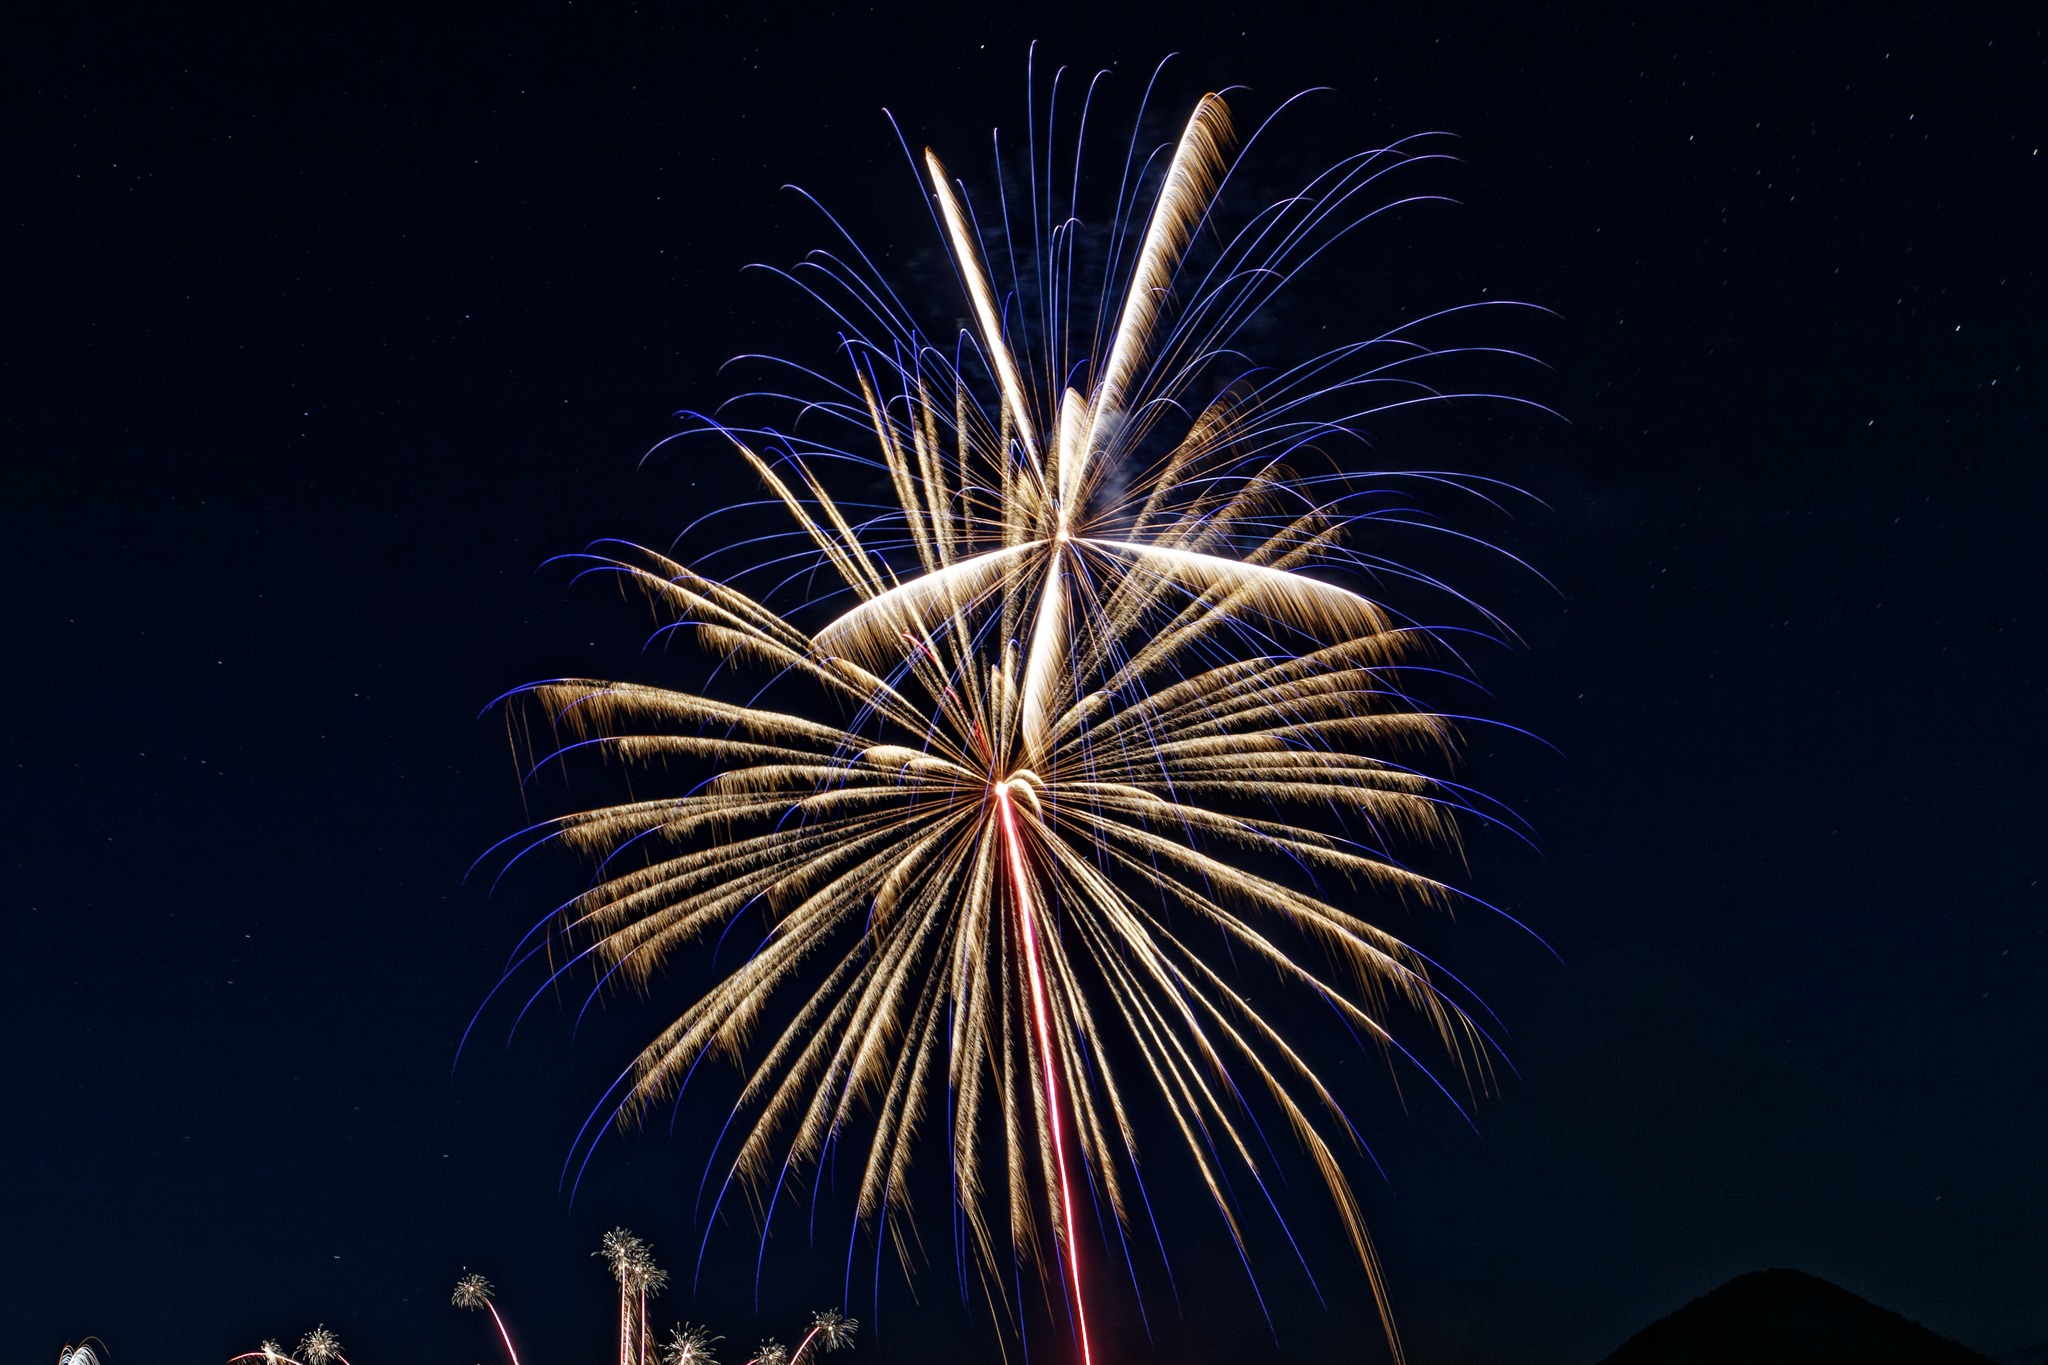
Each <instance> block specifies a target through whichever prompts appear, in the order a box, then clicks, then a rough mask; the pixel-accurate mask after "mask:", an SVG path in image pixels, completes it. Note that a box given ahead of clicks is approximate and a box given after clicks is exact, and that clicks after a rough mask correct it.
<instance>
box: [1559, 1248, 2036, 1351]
mask: <svg viewBox="0 0 2048 1365" xmlns="http://www.w3.org/2000/svg"><path fill="white" fill-rule="evenodd" d="M1600 1365H1996V1362H1994V1361H1993V1360H1992V1359H1991V1357H1989V1356H1986V1355H1979V1354H1978V1353H1977V1352H1975V1351H1973V1350H1971V1349H1970V1348H1969V1347H1967V1346H1964V1345H1962V1344H1960V1343H1958V1342H1954V1341H1950V1340H1949V1339H1948V1338H1947V1337H1944V1336H1941V1335H1938V1334H1937V1333H1934V1332H1931V1331H1929V1330H1928V1329H1927V1328H1925V1327H1922V1326H1921V1325H1920V1324H1919V1323H1917V1322H1914V1321H1912V1320H1911V1319H1910V1318H1902V1317H1900V1316H1899V1315H1898V1314H1897V1313H1894V1312H1891V1311H1889V1310H1888V1309H1883V1308H1879V1307H1878V1306H1877V1305H1876V1304H1874V1303H1871V1302H1869V1301H1868V1300H1866V1299H1860V1298H1858V1297H1856V1295H1854V1294H1851V1293H1850V1292H1849V1291H1848V1290H1846V1289H1843V1288H1842V1287H1841V1286H1839V1285H1833V1284H1829V1283H1828V1282H1827V1281H1826V1280H1823V1279H1818V1278H1816V1277H1814V1276H1812V1275H1808V1274H1805V1273H1803V1272H1801V1271H1797V1270H1759V1271H1756V1272H1754V1273H1752V1274H1748V1275H1738V1276H1737V1277H1736V1278H1734V1279H1732V1280H1730V1281H1728V1283H1726V1284H1724V1285H1722V1286H1721V1287H1720V1288H1719V1289H1716V1290H1713V1291H1711V1292H1710V1293H1707V1294H1703V1295H1701V1296H1700V1297H1699V1298H1697V1299H1694V1300H1693V1301H1692V1302H1691V1303H1689V1304H1687V1305H1685V1307H1683V1308H1681V1309H1679V1310H1678V1311H1677V1312H1675V1313H1672V1314H1671V1315H1670V1316H1668V1317H1662V1318H1659V1319H1657V1321H1655V1322H1653V1323H1651V1324H1650V1325H1649V1326H1648V1327H1645V1328H1644V1329H1643V1330H1642V1331H1640V1332H1638V1333H1636V1334H1635V1335H1634V1336H1632V1337H1630V1338H1629V1339H1628V1340H1627V1341H1625V1342H1623V1343H1622V1345H1621V1349H1619V1350H1617V1351H1616V1352H1614V1354H1612V1355H1610V1356H1608V1357H1607V1358H1606V1359H1605V1360H1603V1361H1601V1362H1600Z"/></svg>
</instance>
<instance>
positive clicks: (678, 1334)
mask: <svg viewBox="0 0 2048 1365" xmlns="http://www.w3.org/2000/svg"><path fill="white" fill-rule="evenodd" d="M723 1340H725V1338H724V1337H720V1336H714V1335H712V1333H711V1331H710V1329H709V1328H705V1327H699V1326H697V1325H696V1324H695V1323H690V1322H686V1323H684V1324H683V1325H682V1326H680V1327H677V1328H675V1329H674V1330H673V1331H671V1332H670V1333H669V1335H668V1343H667V1345H665V1346H664V1347H663V1348H662V1352H661V1359H662V1365H718V1356H717V1353H716V1352H715V1351H713V1349H712V1345H713V1343H714V1342H719V1341H723Z"/></svg>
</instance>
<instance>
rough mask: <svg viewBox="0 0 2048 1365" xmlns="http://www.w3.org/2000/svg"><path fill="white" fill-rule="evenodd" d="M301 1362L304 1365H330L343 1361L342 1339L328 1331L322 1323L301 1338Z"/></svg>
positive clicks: (299, 1352)
mask: <svg viewBox="0 0 2048 1365" xmlns="http://www.w3.org/2000/svg"><path fill="white" fill-rule="evenodd" d="M298 1356H299V1360H300V1361H301V1362H303V1365H328V1362H329V1361H339V1360H341V1359H342V1358H343V1357H342V1354H341V1338H340V1337H338V1336H336V1335H334V1333H332V1332H330V1331H328V1330H327V1324H326V1323H324V1322H323V1323H321V1324H320V1325H319V1326H318V1327H315V1328H314V1329H313V1330H312V1331H310V1332H308V1333H306V1335H304V1336H302V1337H300V1338H299V1350H298Z"/></svg>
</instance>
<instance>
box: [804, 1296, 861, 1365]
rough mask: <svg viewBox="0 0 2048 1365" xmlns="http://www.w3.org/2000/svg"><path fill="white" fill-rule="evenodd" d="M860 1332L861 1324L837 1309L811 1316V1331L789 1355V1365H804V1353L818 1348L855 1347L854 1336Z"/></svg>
mask: <svg viewBox="0 0 2048 1365" xmlns="http://www.w3.org/2000/svg"><path fill="white" fill-rule="evenodd" d="M859 1330H860V1324H859V1323H858V1322H856V1321H854V1320H853V1319H852V1318H849V1317H847V1316H846V1315H845V1314H844V1313H841V1312H840V1311H839V1310H838V1309H836V1308H827V1309H824V1310H822V1311H820V1312H816V1313H813V1314H811V1330H810V1331H808V1332H806V1333H804V1339H803V1340H802V1341H799V1342H798V1343H797V1344H796V1349H795V1350H794V1351H791V1352H790V1353H789V1365H803V1360H804V1352H806V1351H808V1350H810V1349H812V1348H813V1347H816V1348H817V1349H818V1350H820V1351H838V1350H842V1349H844V1348H846V1347H848V1346H851V1345H853V1334H854V1333H855V1332H857V1331H859Z"/></svg>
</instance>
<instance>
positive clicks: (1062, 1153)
mask: <svg viewBox="0 0 2048 1365" xmlns="http://www.w3.org/2000/svg"><path fill="white" fill-rule="evenodd" d="M995 791H996V811H997V813H998V814H999V815H1000V816H1001V817H1002V821H1003V847H1004V848H1005V850H1007V851H1008V853H1009V857H1010V880H1011V881H1012V882H1014V883H1015V885H1016V888H1017V918H1018V920H1019V921H1020V922H1021V923H1022V924H1023V926H1024V962H1025V965H1026V967H1027V968H1028V969H1029V971H1030V975H1031V1010H1032V1014H1033V1016H1034V1017H1035V1018H1036V1020H1037V1022H1038V1052H1039V1056H1040V1057H1041V1058H1043V1059H1044V1062H1045V1103H1046V1112H1047V1114H1048V1116H1049V1117H1050V1119H1051V1121H1052V1153H1053V1161H1054V1163H1055V1164H1056V1165H1057V1166H1058V1167H1059V1172H1060V1216H1061V1219H1062V1221H1063V1222H1064V1223H1065V1224H1066V1237H1067V1272H1068V1275H1069V1276H1070V1278H1071V1279H1072V1280H1073V1282H1074V1321H1075V1324H1076V1327H1077V1329H1078V1334H1079V1336H1080V1338H1081V1365H1094V1354H1093V1351H1092V1350H1091V1349H1090V1347H1089V1343H1088V1307H1087V1304H1086V1302H1085V1301H1084V1300H1083V1299H1082V1297H1081V1245H1080V1237H1079V1236H1078V1229H1076V1228H1075V1226H1074V1193H1073V1182H1071V1181H1070V1180H1068V1179H1067V1146H1066V1140H1065V1138H1064V1137H1062V1136H1061V1127H1060V1087H1059V1080H1058V1078H1057V1077H1056V1076H1055V1075H1054V1072H1053V1064H1052V1023H1051V1020H1050V1018H1049V1017H1048V1015H1047V1012H1046V1008H1045V980H1044V978H1043V977H1042V976H1041V975H1040V973H1039V970H1038V929H1037V926H1036V924H1035V923H1034V917H1033V915H1032V913H1031V884H1030V882H1029V881H1027V880H1026V879H1025V876H1024V855H1023V854H1022V853H1021V852H1019V850H1018V847H1017V822H1016V817H1015V816H1013V815H1012V814H1011V813H1010V784H1009V783H1008V782H999V783H997V784H996V789H995Z"/></svg>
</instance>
